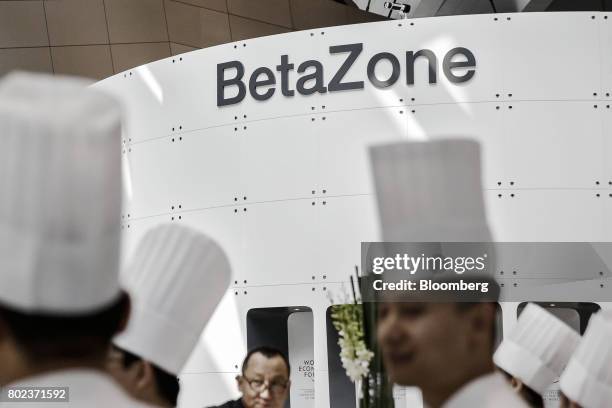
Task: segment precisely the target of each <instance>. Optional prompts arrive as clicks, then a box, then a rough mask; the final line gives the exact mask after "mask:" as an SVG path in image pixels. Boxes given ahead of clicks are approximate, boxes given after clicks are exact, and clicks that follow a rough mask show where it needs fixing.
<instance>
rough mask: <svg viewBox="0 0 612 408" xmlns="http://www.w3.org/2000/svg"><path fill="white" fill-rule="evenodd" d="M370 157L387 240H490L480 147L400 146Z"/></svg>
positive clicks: (461, 143)
mask: <svg viewBox="0 0 612 408" xmlns="http://www.w3.org/2000/svg"><path fill="white" fill-rule="evenodd" d="M370 156H371V160H372V169H373V174H374V183H375V186H376V194H377V197H378V209H379V213H380V221H381V228H382V236H383V239H384V240H385V241H388V242H429V241H432V242H449V241H464V242H470V241H471V242H487V241H490V240H491V236H490V232H489V228H488V225H487V222H486V213H485V207H484V201H483V196H482V184H481V175H480V148H479V145H478V143H477V142H475V141H472V140H469V139H448V140H436V141H427V142H414V141H410V142H397V143H391V144H385V145H379V146H374V147H372V148H370Z"/></svg>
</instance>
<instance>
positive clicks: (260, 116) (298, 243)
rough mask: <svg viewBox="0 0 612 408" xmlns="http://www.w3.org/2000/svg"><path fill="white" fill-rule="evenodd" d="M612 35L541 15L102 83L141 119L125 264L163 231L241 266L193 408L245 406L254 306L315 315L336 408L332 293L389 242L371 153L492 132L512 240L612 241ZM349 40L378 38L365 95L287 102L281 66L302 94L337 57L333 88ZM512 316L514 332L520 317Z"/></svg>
mask: <svg viewBox="0 0 612 408" xmlns="http://www.w3.org/2000/svg"><path fill="white" fill-rule="evenodd" d="M606 17H608V18H606ZM611 25H612V21H611V15H610V14H606V13H567V14H566V13H550V14H542V13H525V14H497V15H474V16H455V17H440V18H430V19H414V20H406V21H397V20H396V21H389V22H380V23H372V24H362V25H353V26H343V27H332V28H325V29H317V30H307V31H302V32H293V33H288V34H283V35H279V36H271V37H265V38H259V39H254V40H248V41H242V42H239V43H231V44H225V45H221V46H218V47H213V48H209V49H203V50H198V51H194V52H191V53H187V54H182V55H180V56H177V57H171V58H167V59H164V60H160V61H157V62H154V63H151V64H147V65H145V66H142V67H138V68H135V69H132V70H130V71H126V72H125V73H121V74H119V75H116V76H114V77H111V78H109V79H106V80H104V81H102V82H100V83H98V84H97V85H95V86H96V87H98V88H101V89H104V90H105V91H108V92H110V93H112V94H113V95H116V96H117V97H118V98H119V99H121V101H122V102H123V103H124V105H125V107H126V111H127V115H128V117H127V120H126V122H125V125H124V128H123V139H124V150H125V151H124V155H125V156H124V157H125V159H126V160H125V162H126V166H125V170H126V179H127V180H128V181H129V182H128V183H126V187H127V190H128V202H127V203H126V206H125V212H124V214H123V227H124V231H125V232H126V234H125V237H126V240H125V244H124V256H128V255H129V254H130V253H131V252H132V251H133V250H134V247H135V245H136V243H137V242H138V240H139V239H140V238H141V237H142V235H143V234H144V233H145V232H146V231H147V230H148V229H149V228H151V227H153V226H155V225H157V224H159V223H162V222H174V223H183V224H185V225H189V226H191V227H194V228H197V229H199V230H201V231H204V232H206V233H207V234H209V235H210V236H212V237H213V238H215V239H216V240H217V241H218V242H219V243H220V244H221V245H222V246H223V247H224V248H225V250H226V252H227V253H228V255H229V257H230V259H231V263H232V267H233V270H234V277H233V279H232V288H231V289H230V291H228V294H227V296H226V298H225V300H224V303H223V304H222V306H221V307H220V308H219V310H218V312H217V314H216V315H215V318H214V319H213V322H212V323H211V326H209V329H207V331H205V333H204V335H203V337H202V341H201V342H200V344H199V346H198V348H197V349H196V351H195V352H194V354H193V356H192V359H191V361H190V363H189V365H188V367H187V370H186V374H185V375H183V377H182V378H181V380H182V387H183V390H184V392H183V397H182V400H181V401H182V402H181V406H186V407H190V406H194V407H195V406H206V405H210V404H215V403H219V402H221V401H222V400H223V399H229V398H230V397H232V396H234V395H235V393H234V388H233V387H234V384H233V376H234V372H233V370H236V366H237V365H239V364H240V362H241V361H242V358H243V356H244V352H245V351H246V315H247V313H248V311H249V309H251V308H262V307H280V306H307V307H310V308H311V309H312V310H313V324H314V327H313V333H314V339H315V343H314V353H315V359H316V361H317V366H316V372H317V375H316V377H315V385H316V390H315V393H316V395H315V399H316V404H315V405H316V406H317V408H319V407H321V408H326V407H328V406H329V402H328V401H329V398H328V393H329V390H328V382H327V379H326V378H325V377H326V376H327V371H326V370H327V354H326V353H327V345H326V338H325V336H326V332H325V310H326V308H327V307H328V306H329V305H330V304H331V300H330V299H329V297H330V296H329V295H330V294H333V295H334V296H333V297H334V298H335V301H336V302H337V301H339V299H341V298H342V296H343V294H346V295H348V294H349V293H350V286H349V285H348V278H349V276H350V275H351V274H353V273H354V267H355V265H359V263H360V254H359V251H360V247H359V244H360V242H361V241H370V240H377V239H378V237H379V231H378V222H377V217H376V214H377V208H376V200H375V197H374V196H373V195H372V193H373V186H372V181H371V179H370V165H369V160H368V151H367V148H368V146H369V145H371V144H376V143H383V142H387V141H394V140H428V139H437V138H442V137H451V138H452V137H466V136H467V137H472V138H475V139H476V140H478V141H479V142H480V143H481V146H482V153H483V157H482V160H483V163H482V169H483V185H484V188H485V191H484V195H485V199H486V203H487V212H488V214H489V221H490V224H491V227H492V229H493V232H494V235H495V237H496V238H497V240H499V241H610V240H612V158H611V157H610V156H611V155H610V152H612V108H610V105H612V96H611V94H612V56H611V55H612V54H611V53H610V52H609V50H610V47H611V45H612V26H611ZM343 44H344V45H345V44H362V52H361V54H360V55H359V56H358V58H357V59H356V62H355V63H354V64H353V65H352V66H351V67H350V69H348V71H347V73H346V76H345V78H344V82H351V81H353V82H354V81H364V87H363V89H359V90H350V91H337V92H325V93H314V94H312V95H307V96H304V95H300V94H298V93H297V92H295V93H294V95H293V96H291V97H287V96H284V95H283V94H282V91H281V84H280V82H281V75H280V73H279V72H277V69H276V66H277V65H279V64H280V63H281V56H282V55H287V59H288V61H289V63H291V64H293V67H292V69H291V70H290V71H289V72H288V74H287V78H288V79H289V85H288V88H289V89H290V90H293V91H296V81H297V80H298V78H299V77H301V76H302V75H304V74H309V73H312V72H313V69H314V68H313V67H312V66H311V68H308V69H307V70H306V72H305V73H299V72H297V71H298V67H299V65H300V64H301V63H302V62H304V61H306V60H317V61H320V63H321V67H322V68H323V72H322V74H321V75H322V77H323V81H324V86H325V87H328V86H329V82H330V81H331V79H332V77H333V76H334V75H335V73H336V71H337V70H338V68H339V67H340V66H342V65H343V63H344V62H345V60H346V57H347V56H348V54H347V53H336V54H330V46H337V45H343ZM454 47H465V48H467V49H469V50H470V51H471V52H472V53H473V55H474V57H475V60H476V67H475V74H474V76H473V78H472V79H470V80H469V81H467V82H463V83H453V82H452V81H450V80H449V77H448V76H447V74H446V73H445V71H444V69H443V60H444V57H445V55H446V53H447V52H448V51H449V50H450V49H452V48H454ZM423 49H429V50H431V51H432V52H433V53H434V54H435V58H436V61H434V62H435V64H434V65H433V66H432V68H433V69H435V71H436V79H437V82H436V83H435V84H430V83H429V72H428V60H427V59H426V58H423V57H421V58H419V59H417V60H416V63H415V65H414V84H410V85H409V84H407V78H408V72H409V71H408V69H409V64H408V62H407V56H406V53H407V52H410V51H413V52H417V51H419V50H423ZM381 52H388V53H390V54H392V55H393V56H395V57H396V58H397V61H398V63H399V71H398V78H397V82H395V83H394V84H393V85H391V86H389V87H387V88H377V87H375V86H374V85H373V84H372V83H371V81H370V80H369V79H368V75H367V67H368V62H369V61H370V58H372V56H373V55H375V54H377V53H381ZM230 61H240V62H241V63H242V64H243V66H244V77H243V81H244V82H245V84H246V85H245V87H246V92H247V94H246V96H245V98H244V99H243V100H242V101H241V102H239V103H236V104H233V105H228V106H222V107H218V106H217V65H218V64H221V63H226V62H230ZM259 67H267V68H269V69H270V70H272V72H273V73H274V74H275V82H276V90H275V91H274V94H273V95H272V96H271V97H270V99H268V100H266V101H257V100H255V99H254V98H253V97H252V96H251V95H250V94H249V91H248V80H249V78H250V76H251V74H252V73H253V71H254V70H255V69H257V68H259ZM392 72H393V71H392V65H391V63H390V62H389V61H388V60H382V61H380V62H379V63H378V64H377V65H376V66H375V69H374V75H375V76H376V77H377V78H379V79H381V80H384V79H387V78H389V77H390V76H391V74H392ZM453 72H455V73H456V74H458V75H459V74H463V73H465V72H466V71H465V69H455V70H454V71H453ZM226 75H227V78H230V77H232V76H233V75H235V71H234V70H228V71H227V72H226ZM312 84H313V82H312V81H311V82H309V83H308V86H312ZM266 89H268V88H267V87H261V88H260V89H259V91H260V92H263V91H265V90H266ZM326 89H327V88H326ZM227 92H228V93H227V95H228V96H233V95H235V94H236V88H235V87H233V88H231V87H230V88H228V89H227ZM596 283H598V282H590V283H583V284H584V285H587V284H590V285H594V286H595V287H597V286H598V285H596ZM343 288H344V289H343ZM561 300H562V299H561ZM587 300H588V299H587ZM604 307H608V306H607V305H604ZM506 309H507V310H506ZM508 310H509V312H508ZM507 313H510V315H511V316H510V317H508V316H504V321H505V324H508V323H510V324H511V323H512V322H513V319H514V316H515V308H513V307H510V308H509V309H508V308H505V309H504V314H505V315H507ZM225 328H227V330H226V329H225ZM229 337H231V341H230V340H229V339H228V338H229ZM230 345H231V346H230Z"/></svg>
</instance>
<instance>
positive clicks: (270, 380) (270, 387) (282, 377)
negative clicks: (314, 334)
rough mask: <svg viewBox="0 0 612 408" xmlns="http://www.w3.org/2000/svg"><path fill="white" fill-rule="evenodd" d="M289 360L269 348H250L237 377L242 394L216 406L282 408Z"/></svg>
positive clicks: (287, 387) (287, 379)
mask: <svg viewBox="0 0 612 408" xmlns="http://www.w3.org/2000/svg"><path fill="white" fill-rule="evenodd" d="M289 372H290V368H289V361H288V360H287V357H285V355H284V354H283V353H282V352H281V351H279V350H277V349H274V348H272V347H257V348H254V349H252V350H251V351H249V353H248V354H247V356H246V357H245V358H244V361H243V362H242V375H238V376H236V382H237V384H238V389H239V390H240V392H241V393H242V397H241V398H240V399H238V400H236V401H228V402H226V403H225V404H223V405H220V406H219V407H217V408H282V407H284V406H285V401H286V400H287V397H288V395H289V386H290V385H291V381H289Z"/></svg>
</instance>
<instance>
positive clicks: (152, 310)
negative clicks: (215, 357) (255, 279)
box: [108, 224, 231, 407]
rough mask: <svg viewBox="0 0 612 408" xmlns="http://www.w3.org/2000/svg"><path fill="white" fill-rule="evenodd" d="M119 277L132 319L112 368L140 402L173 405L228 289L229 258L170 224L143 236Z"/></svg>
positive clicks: (121, 337)
mask: <svg viewBox="0 0 612 408" xmlns="http://www.w3.org/2000/svg"><path fill="white" fill-rule="evenodd" d="M122 276H123V278H122V281H123V283H124V287H125V288H127V289H128V291H129V292H130V295H131V296H132V299H133V307H132V317H131V318H130V322H129V324H128V327H127V329H126V330H125V331H124V332H123V333H121V334H120V335H119V336H118V337H117V338H115V340H114V344H115V348H114V350H113V351H112V352H111V355H110V356H109V361H108V370H109V372H110V373H111V374H112V375H113V376H114V377H115V379H117V380H118V382H119V383H120V384H121V385H122V386H123V387H124V388H125V390H126V391H127V392H129V393H130V394H131V395H132V396H134V397H135V398H138V399H139V400H142V401H145V402H148V403H152V404H155V405H156V406H163V407H173V406H176V404H177V399H178V394H179V383H178V380H177V377H178V375H179V374H180V373H181V371H182V369H183V367H184V366H185V363H186V362H187V359H188V358H189V356H190V355H191V353H192V352H193V350H194V348H195V347H196V345H197V342H198V339H199V338H200V334H201V333H202V330H203V329H204V326H205V325H206V323H207V322H208V320H209V319H210V317H211V316H212V314H213V312H214V310H215V308H216V306H217V304H218V303H219V301H220V300H221V298H222V296H223V295H224V294H225V291H226V290H227V288H228V287H229V283H230V278H231V268H230V263H229V260H228V258H227V256H226V255H225V253H224V251H223V249H222V248H221V247H220V246H219V245H218V244H217V243H216V242H215V241H214V240H212V239H211V238H209V237H207V236H206V235H204V234H202V233H200V232H198V231H195V230H193V229H190V228H187V227H184V226H179V225H176V224H166V225H161V226H158V227H156V228H154V229H152V230H150V231H148V232H147V233H146V235H145V236H144V238H143V239H142V241H141V242H140V243H139V245H138V248H137V249H136V252H135V255H134V256H133V259H132V261H131V263H130V265H129V267H128V268H127V269H126V270H125V272H124V273H123V274H122Z"/></svg>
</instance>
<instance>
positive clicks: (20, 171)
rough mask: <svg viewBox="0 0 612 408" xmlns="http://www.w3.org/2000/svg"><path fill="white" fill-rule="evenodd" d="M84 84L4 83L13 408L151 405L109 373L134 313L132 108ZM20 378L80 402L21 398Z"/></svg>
mask: <svg viewBox="0 0 612 408" xmlns="http://www.w3.org/2000/svg"><path fill="white" fill-rule="evenodd" d="M85 85H86V82H84V81H82V80H77V79H69V78H63V77H53V76H46V75H34V74H11V75H9V76H7V77H5V79H3V80H2V81H1V82H0V146H1V148H0V362H1V363H0V387H2V395H1V397H0V401H2V402H0V406H2V408H6V407H13V406H15V407H25V406H27V407H36V406H41V407H49V406H51V405H52V406H53V407H100V408H102V407H105V408H106V407H114V408H120V407H121V408H124V407H125V408H127V407H140V406H143V405H141V404H140V403H138V402H136V401H135V400H133V399H131V398H130V397H129V396H128V395H127V394H126V393H125V392H123V390H122V389H121V388H120V387H119V385H117V384H116V383H115V382H114V381H113V379H112V377H111V376H109V375H108V374H106V372H105V370H104V364H105V357H106V353H107V350H108V347H109V346H110V344H111V340H112V338H113V337H114V336H115V335H116V333H117V332H119V331H120V330H121V329H122V328H123V327H124V326H125V323H126V320H127V318H128V315H129V297H128V296H127V295H126V294H125V293H124V292H123V291H121V289H120V287H119V276H118V275H119V248H120V216H121V196H122V194H121V137H120V119H121V111H120V109H119V107H118V105H117V104H116V102H115V101H114V100H112V99H111V98H109V97H108V96H106V95H104V94H101V93H99V92H97V91H94V90H92V89H89V88H86V87H85ZM18 387H35V388H37V389H38V388H39V387H67V390H68V393H67V394H65V396H66V397H67V398H68V400H69V401H68V402H66V401H65V400H62V401H63V402H57V403H53V404H51V405H50V404H49V403H47V402H44V403H40V404H39V403H35V402H33V401H29V402H16V400H17V399H19V398H17V399H16V397H23V396H24V394H23V393H21V392H19V390H21V389H19V388H18ZM34 391H36V390H34ZM38 395H39V396H40V390H38ZM9 396H12V397H13V399H12V400H10V401H9V400H8V397H9ZM25 396H26V397H27V396H28V395H27V394H25ZM41 398H42V397H41Z"/></svg>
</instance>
